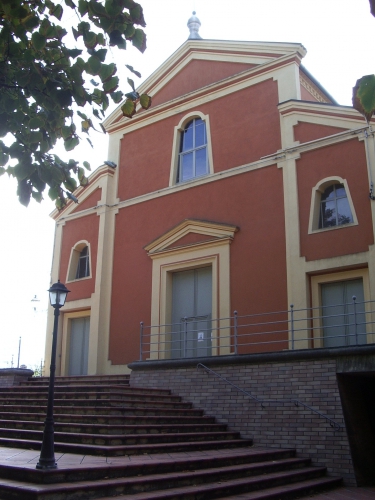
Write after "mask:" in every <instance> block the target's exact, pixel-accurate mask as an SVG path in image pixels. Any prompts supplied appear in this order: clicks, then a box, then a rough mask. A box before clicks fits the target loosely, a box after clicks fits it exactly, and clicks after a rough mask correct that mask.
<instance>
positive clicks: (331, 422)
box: [197, 363, 342, 431]
mask: <svg viewBox="0 0 375 500" xmlns="http://www.w3.org/2000/svg"><path fill="white" fill-rule="evenodd" d="M199 368H203V369H204V370H205V371H206V372H207V373H212V374H213V375H215V376H216V377H219V378H220V379H221V380H224V382H226V383H228V384H229V385H231V386H232V387H235V388H236V389H237V390H239V391H240V392H243V393H244V394H246V396H249V397H250V398H251V399H254V401H256V402H257V403H259V404H260V405H261V407H262V408H264V404H263V403H281V404H284V403H293V404H294V405H295V406H297V407H298V406H303V407H304V408H307V409H309V410H310V411H312V412H313V413H316V414H317V415H319V416H320V417H322V418H324V419H325V420H326V421H327V422H329V425H330V426H331V427H332V428H334V429H335V430H336V431H341V429H342V426H341V425H340V424H339V423H337V422H335V421H334V420H332V418H330V417H328V416H327V415H325V414H324V413H322V412H320V411H319V410H315V408H312V407H311V406H309V405H307V404H305V403H303V402H302V401H300V400H299V399H262V400H260V399H258V398H256V397H255V396H253V395H252V394H251V393H250V392H247V391H245V390H243V389H241V387H238V386H237V385H236V384H233V383H232V382H231V381H230V380H228V379H226V378H225V377H222V376H221V375H219V374H218V373H217V372H215V371H214V370H211V368H208V366H206V365H204V364H203V363H198V364H197V370H198V369H199Z"/></svg>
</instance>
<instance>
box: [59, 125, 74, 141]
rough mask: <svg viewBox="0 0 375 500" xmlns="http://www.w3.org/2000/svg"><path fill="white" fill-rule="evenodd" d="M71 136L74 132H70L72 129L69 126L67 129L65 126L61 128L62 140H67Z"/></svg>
mask: <svg viewBox="0 0 375 500" xmlns="http://www.w3.org/2000/svg"><path fill="white" fill-rule="evenodd" d="M73 134H74V131H73V130H72V127H70V126H69V127H67V126H64V127H62V129H61V135H62V138H63V139H64V140H66V139H68V138H69V137H71V136H72V135H73Z"/></svg>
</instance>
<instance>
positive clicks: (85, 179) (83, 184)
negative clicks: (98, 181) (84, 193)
mask: <svg viewBox="0 0 375 500" xmlns="http://www.w3.org/2000/svg"><path fill="white" fill-rule="evenodd" d="M88 183H89V180H88V178H87V177H82V179H80V181H79V184H80V185H81V186H83V187H84V186H87V184H88Z"/></svg>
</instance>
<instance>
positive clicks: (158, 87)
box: [104, 40, 306, 132]
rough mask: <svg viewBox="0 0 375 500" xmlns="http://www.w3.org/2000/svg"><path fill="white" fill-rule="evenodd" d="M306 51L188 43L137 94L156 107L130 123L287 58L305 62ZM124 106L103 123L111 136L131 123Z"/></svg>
mask: <svg viewBox="0 0 375 500" xmlns="http://www.w3.org/2000/svg"><path fill="white" fill-rule="evenodd" d="M305 54H306V50H305V48H304V47H303V46H302V45H301V44H298V43H277V42H274V43H272V42H237V41H223V40H187V41H186V42H185V43H184V44H183V45H182V46H181V47H180V48H179V49H178V50H177V51H176V52H175V53H174V54H172V56H171V57H169V58H168V59H167V60H166V61H165V62H164V63H163V64H162V65H161V66H160V67H159V68H158V69H157V70H156V71H155V72H154V73H153V74H152V75H151V76H150V77H149V78H147V80H146V81H145V82H144V83H143V84H142V85H140V87H139V88H138V89H137V91H138V92H139V93H140V94H142V93H145V92H146V93H148V94H149V95H150V96H151V97H152V101H153V104H152V106H151V108H150V110H148V111H147V112H145V111H143V110H141V109H140V110H139V113H137V115H135V116H134V117H133V120H132V121H130V122H131V123H132V122H134V121H135V120H137V118H140V117H141V115H142V116H143V115H144V114H145V113H149V112H152V110H154V109H155V108H156V107H158V106H160V105H162V104H164V103H167V102H169V101H173V100H174V99H177V98H179V97H181V96H184V95H188V94H191V93H192V92H195V91H198V90H199V89H202V88H207V87H209V86H210V85H213V84H217V83H218V82H221V81H225V80H228V79H229V80H230V79H231V78H234V77H235V76H236V75H238V74H241V73H244V72H246V71H251V70H253V69H254V68H256V67H261V66H265V68H266V67H267V65H269V64H270V63H273V62H274V61H275V60H278V59H283V58H285V57H291V56H297V58H298V59H302V58H303V57H304V56H305ZM121 106H122V103H121V104H120V105H119V106H118V108H117V109H116V110H115V111H114V112H113V113H112V114H111V115H110V116H109V117H108V118H107V119H106V120H105V121H104V127H105V129H106V130H107V131H108V132H111V130H112V128H113V130H115V129H116V128H118V126H119V123H120V122H121V125H122V122H124V126H126V124H128V123H129V120H127V119H124V117H123V115H122V112H121Z"/></svg>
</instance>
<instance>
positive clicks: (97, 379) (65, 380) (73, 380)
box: [23, 374, 130, 385]
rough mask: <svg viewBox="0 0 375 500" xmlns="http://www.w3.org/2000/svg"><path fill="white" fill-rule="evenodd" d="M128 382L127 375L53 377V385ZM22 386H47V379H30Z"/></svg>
mask: <svg viewBox="0 0 375 500" xmlns="http://www.w3.org/2000/svg"><path fill="white" fill-rule="evenodd" d="M129 380H130V375H129V374H124V375H77V376H67V377H65V376H64V377H61V376H57V377H55V385H58V384H77V383H78V384H81V385H82V384H84V385H88V384H100V383H105V382H108V383H110V384H115V383H124V384H128V383H129ZM23 384H33V385H35V384H47V385H48V384H49V377H30V378H29V380H28V381H27V382H23Z"/></svg>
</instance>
